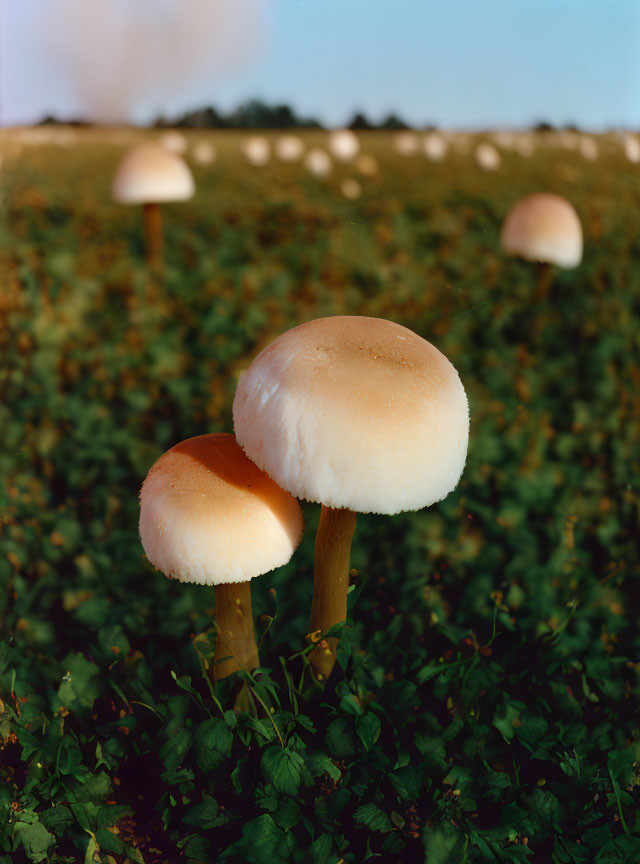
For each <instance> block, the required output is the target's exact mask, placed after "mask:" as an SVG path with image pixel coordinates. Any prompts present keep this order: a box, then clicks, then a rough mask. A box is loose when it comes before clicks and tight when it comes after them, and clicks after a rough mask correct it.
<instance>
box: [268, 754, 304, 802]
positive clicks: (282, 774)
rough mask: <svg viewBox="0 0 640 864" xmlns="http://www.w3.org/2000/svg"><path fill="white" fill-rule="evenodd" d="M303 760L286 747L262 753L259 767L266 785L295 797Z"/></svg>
mask: <svg viewBox="0 0 640 864" xmlns="http://www.w3.org/2000/svg"><path fill="white" fill-rule="evenodd" d="M303 765H304V760H303V758H302V756H300V754H299V753H296V752H295V750H290V749H289V748H288V747H279V746H274V747H269V748H267V750H265V751H264V754H263V756H262V760H261V762H260V767H261V769H262V774H263V775H264V778H265V781H266V782H267V783H272V784H273V786H274V788H275V789H276V790H277V791H278V792H284V793H285V795H295V794H296V792H297V791H298V787H299V786H300V780H301V777H302V767H303Z"/></svg>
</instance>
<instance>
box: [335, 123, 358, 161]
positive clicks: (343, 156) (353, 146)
mask: <svg viewBox="0 0 640 864" xmlns="http://www.w3.org/2000/svg"><path fill="white" fill-rule="evenodd" d="M329 150H331V152H332V153H333V155H334V156H335V157H336V159H340V161H341V162H349V161H350V160H351V159H353V157H354V156H355V155H356V154H357V153H358V152H359V150H360V141H359V140H358V136H357V135H356V134H355V132H352V131H351V129H335V130H334V131H333V132H332V133H331V135H329Z"/></svg>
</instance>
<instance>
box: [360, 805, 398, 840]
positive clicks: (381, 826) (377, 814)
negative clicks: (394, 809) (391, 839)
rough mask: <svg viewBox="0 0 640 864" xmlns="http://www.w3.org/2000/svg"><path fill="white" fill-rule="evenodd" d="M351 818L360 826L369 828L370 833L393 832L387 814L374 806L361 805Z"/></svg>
mask: <svg viewBox="0 0 640 864" xmlns="http://www.w3.org/2000/svg"><path fill="white" fill-rule="evenodd" d="M353 818H354V819H355V820H356V822H359V823H360V824H361V825H365V826H366V827H367V828H370V829H371V831H380V832H381V833H382V834H386V833H387V831H393V823H392V822H391V819H390V818H389V817H388V816H387V814H386V813H385V812H384V811H383V810H381V809H380V808H379V807H377V806H376V805H375V804H372V803H369V804H362V805H361V806H360V807H358V809H357V810H356V812H355V813H354V814H353Z"/></svg>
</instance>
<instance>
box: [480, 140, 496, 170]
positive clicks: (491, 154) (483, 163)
mask: <svg viewBox="0 0 640 864" xmlns="http://www.w3.org/2000/svg"><path fill="white" fill-rule="evenodd" d="M475 157H476V162H477V163H478V165H479V166H480V168H482V170H483V171H497V170H498V168H499V167H500V163H501V162H502V157H501V156H500V153H499V151H498V150H497V149H496V148H495V147H494V146H493V144H489V143H487V142H486V141H483V142H482V143H481V144H478V146H477V147H476V149H475Z"/></svg>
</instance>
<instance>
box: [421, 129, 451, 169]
mask: <svg viewBox="0 0 640 864" xmlns="http://www.w3.org/2000/svg"><path fill="white" fill-rule="evenodd" d="M422 143H423V147H424V155H425V156H426V157H427V159H430V160H431V161H432V162H442V160H443V159H444V158H445V156H446V155H447V151H448V149H449V145H448V144H447V142H446V141H445V140H444V138H443V137H442V135H438V133H437V132H430V133H429V134H428V135H425V137H424V141H423V142H422Z"/></svg>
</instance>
